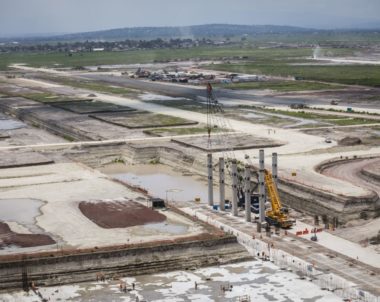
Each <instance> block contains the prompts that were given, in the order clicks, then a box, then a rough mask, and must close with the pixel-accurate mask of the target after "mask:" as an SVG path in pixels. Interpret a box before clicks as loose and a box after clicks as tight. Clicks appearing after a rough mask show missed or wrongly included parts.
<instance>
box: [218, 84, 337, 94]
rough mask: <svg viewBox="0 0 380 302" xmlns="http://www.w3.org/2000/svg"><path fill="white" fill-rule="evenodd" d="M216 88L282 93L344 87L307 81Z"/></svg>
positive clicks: (224, 85) (221, 85) (233, 85)
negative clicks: (265, 90)
mask: <svg viewBox="0 0 380 302" xmlns="http://www.w3.org/2000/svg"><path fill="white" fill-rule="evenodd" d="M216 86H218V87H221V88H227V89H233V90H239V89H271V90H275V91H282V92H287V91H303V90H323V89H342V88H344V86H341V85H331V84H325V83H318V82H307V81H265V82H247V83H231V84H219V85H216Z"/></svg>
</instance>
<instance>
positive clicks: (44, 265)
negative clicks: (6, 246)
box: [0, 236, 252, 290]
mask: <svg viewBox="0 0 380 302" xmlns="http://www.w3.org/2000/svg"><path fill="white" fill-rule="evenodd" d="M251 259H252V256H250V255H249V253H247V251H246V250H245V249H244V247H242V246H241V245H239V244H238V243H237V240H236V237H234V236H224V237H222V238H215V239H209V240H202V241H191V242H184V243H173V244H166V245H157V244H156V245H155V246H151V247H140V248H129V249H121V250H114V251H103V252H94V253H85V254H77V255H68V256H52V257H44V258H38V259H25V260H23V261H22V260H20V261H14V262H9V261H8V262H0V290H8V289H15V288H21V287H22V272H23V271H24V272H25V271H26V272H27V275H28V281H29V282H30V281H34V282H35V284H36V285H37V286H38V285H40V286H49V285H60V284H66V283H75V282H82V281H94V280H96V274H97V273H100V272H101V273H103V274H105V275H106V276H107V277H109V278H112V277H116V276H128V275H130V276H135V275H140V274H149V273H157V272H163V271H170V270H178V269H190V268H196V267H201V266H208V265H219V264H225V263H232V262H237V261H245V260H251Z"/></svg>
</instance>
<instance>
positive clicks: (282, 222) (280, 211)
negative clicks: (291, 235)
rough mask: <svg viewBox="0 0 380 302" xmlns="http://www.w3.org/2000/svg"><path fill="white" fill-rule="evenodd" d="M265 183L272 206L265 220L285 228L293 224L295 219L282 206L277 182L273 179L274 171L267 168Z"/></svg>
mask: <svg viewBox="0 0 380 302" xmlns="http://www.w3.org/2000/svg"><path fill="white" fill-rule="evenodd" d="M265 184H266V188H267V192H268V195H269V198H270V203H271V206H272V208H271V209H270V210H268V211H266V213H265V220H266V221H267V223H268V224H270V225H274V226H277V227H280V228H283V229H288V228H290V227H292V226H293V221H291V220H290V219H289V218H288V215H287V214H286V209H285V208H283V207H282V205H281V200H280V196H279V195H278V191H277V187H276V184H275V183H274V181H273V178H272V173H270V172H269V171H268V170H265Z"/></svg>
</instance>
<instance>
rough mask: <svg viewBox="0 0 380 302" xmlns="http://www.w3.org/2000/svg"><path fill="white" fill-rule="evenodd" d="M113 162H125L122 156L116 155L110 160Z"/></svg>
mask: <svg viewBox="0 0 380 302" xmlns="http://www.w3.org/2000/svg"><path fill="white" fill-rule="evenodd" d="M112 163H114V164H125V160H124V159H123V158H122V157H117V158H114V159H113V160H112Z"/></svg>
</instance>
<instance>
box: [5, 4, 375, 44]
mask: <svg viewBox="0 0 380 302" xmlns="http://www.w3.org/2000/svg"><path fill="white" fill-rule="evenodd" d="M211 23H229V24H248V25H260V24H266V25H292V26H301V27H308V28H321V29H333V28H356V27H360V28H370V27H377V28H380V0H0V36H3V37H4V36H18V35H24V34H44V33H74V32H84V31H96V30H103V29H111V28H121V27H139V26H180V25H197V24H211Z"/></svg>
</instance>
